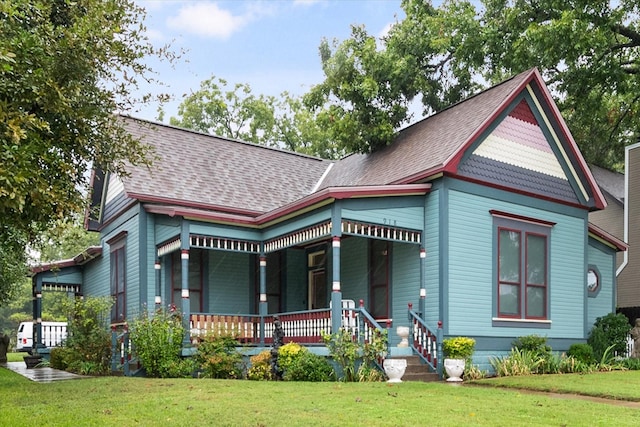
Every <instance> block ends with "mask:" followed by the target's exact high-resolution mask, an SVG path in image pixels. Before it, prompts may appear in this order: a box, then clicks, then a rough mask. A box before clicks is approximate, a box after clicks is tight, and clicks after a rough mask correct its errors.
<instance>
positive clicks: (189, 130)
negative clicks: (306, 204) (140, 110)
mask: <svg viewBox="0 0 640 427" xmlns="http://www.w3.org/2000/svg"><path fill="white" fill-rule="evenodd" d="M118 115H119V116H120V117H122V118H125V119H130V120H134V121H137V122H144V123H147V124H149V125H154V126H162V127H165V128H167V129H174V130H178V131H183V132H188V133H192V134H195V135H199V136H205V137H209V138H217V139H220V140H223V141H227V142H233V143H237V144H242V145H246V146H250V147H257V148H263V149H266V150H271V151H275V152H280V153H283V154H290V155H293V156H298V157H304V158H307V159H311V160H320V161H326V162H333V160H330V159H324V158H322V157H318V156H312V155H310V154H305V153H299V152H297V151H291V150H287V149H284V148H278V147H269V146H267V145H263V144H258V143H254V142H249V141H243V140H241V139H235V138H230V137H227V136H220V135H214V134H211V133H206V132H201V131H199V130H195V129H188V128H184V127H180V126H175V125H172V124H168V123H163V122H158V121H155V120H149V119H143V118H140V117H134V116H131V115H129V114H122V113H120V114H118Z"/></svg>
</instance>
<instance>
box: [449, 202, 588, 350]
mask: <svg viewBox="0 0 640 427" xmlns="http://www.w3.org/2000/svg"><path fill="white" fill-rule="evenodd" d="M490 209H497V210H501V211H505V212H510V213H514V214H518V215H523V216H528V217H533V218H538V219H541V220H546V221H551V222H555V223H556V225H555V226H553V227H552V229H551V241H550V245H549V247H550V266H549V271H550V283H549V299H550V303H549V318H550V320H551V321H552V325H551V328H550V329H537V328H518V327H514V328H507V327H493V326H492V317H493V315H494V312H493V311H494V298H495V289H494V287H495V286H494V283H493V268H494V259H493V238H494V235H493V234H494V231H493V218H492V216H491V215H490V214H489V210H490ZM585 218H586V214H585ZM585 218H577V217H573V216H570V215H563V214H561V213H557V212H548V211H544V210H541V209H536V208H533V207H529V206H522V205H516V204H513V203H508V202H505V201H502V200H496V199H491V198H488V197H486V196H480V195H475V194H470V193H466V192H461V191H453V190H451V191H450V193H449V211H448V221H449V235H448V246H447V257H448V260H449V262H448V266H449V270H448V274H449V278H448V279H449V280H448V283H446V284H445V286H446V287H447V288H448V300H449V306H448V310H449V314H448V318H447V319H445V323H447V322H448V325H447V326H448V332H447V333H448V334H449V335H479V336H482V335H485V336H486V335H493V336H522V335H530V334H534V333H538V334H542V335H545V336H548V337H558V338H577V339H582V338H583V322H584V306H583V303H582V302H583V298H582V296H583V295H584V259H585V255H586V254H585V249H584V242H585V233H586V226H585V224H586V221H585Z"/></svg>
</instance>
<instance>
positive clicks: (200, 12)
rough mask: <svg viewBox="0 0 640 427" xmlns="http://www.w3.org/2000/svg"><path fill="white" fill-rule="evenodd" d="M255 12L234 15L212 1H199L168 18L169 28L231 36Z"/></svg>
mask: <svg viewBox="0 0 640 427" xmlns="http://www.w3.org/2000/svg"><path fill="white" fill-rule="evenodd" d="M254 16H255V15H254V14H253V13H249V14H246V15H234V14H233V13H232V12H231V11H229V10H225V9H222V8H220V7H218V5H217V4H216V3H212V2H198V3H193V4H188V5H186V6H184V7H182V8H181V9H180V10H179V11H178V14H177V15H176V16H174V17H171V18H168V19H167V25H168V27H169V28H171V29H174V30H178V31H181V32H183V33H192V34H197V35H200V36H204V37H214V38H219V39H226V38H229V36H231V35H232V34H233V33H235V32H237V31H239V30H240V29H242V28H243V27H244V26H245V25H247V24H248V23H249V22H250V21H251V20H252V19H253V17H254Z"/></svg>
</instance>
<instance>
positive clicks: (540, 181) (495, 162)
mask: <svg viewBox="0 0 640 427" xmlns="http://www.w3.org/2000/svg"><path fill="white" fill-rule="evenodd" d="M552 144H555V143H554V142H553V141H551V142H550V140H549V139H548V138H547V136H546V134H545V130H544V128H543V127H542V126H541V125H540V123H539V122H538V119H537V118H536V115H535V114H534V113H533V111H532V110H531V107H530V106H529V104H528V102H527V100H526V99H525V98H523V99H521V100H520V102H519V103H517V104H516V105H515V107H514V108H513V109H512V110H511V111H510V112H509V113H508V114H507V115H506V116H505V117H504V118H503V119H502V120H501V121H500V123H498V125H497V126H496V127H495V128H493V130H491V131H490V132H489V134H488V135H487V136H486V137H485V138H484V140H482V142H481V143H480V144H479V145H477V146H476V147H475V149H473V151H472V152H471V155H470V156H468V157H467V158H466V159H465V160H464V161H463V162H462V163H461V165H460V167H459V171H458V172H459V174H460V175H461V176H466V177H470V178H474V179H478V180H481V181H483V182H487V183H491V184H495V185H499V186H504V187H509V188H514V189H515V190H518V191H523V192H527V193H533V194H540V195H543V196H546V197H549V198H552V199H557V200H562V201H565V202H569V203H579V202H580V200H579V199H578V197H577V196H576V193H575V191H574V189H573V188H572V185H571V183H570V181H569V179H568V178H567V175H566V173H565V171H564V168H563V166H562V164H561V163H560V161H559V160H558V157H557V156H556V151H555V150H554V148H553V145H552Z"/></svg>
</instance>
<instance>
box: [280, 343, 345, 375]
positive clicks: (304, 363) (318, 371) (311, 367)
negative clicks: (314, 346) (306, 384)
mask: <svg viewBox="0 0 640 427" xmlns="http://www.w3.org/2000/svg"><path fill="white" fill-rule="evenodd" d="M283 378H284V380H285V381H316V382H321V381H332V380H333V379H334V372H333V368H332V367H331V365H330V364H329V362H328V361H327V359H326V358H324V357H322V356H318V355H317V354H313V353H311V352H310V351H309V350H307V349H306V348H305V349H304V351H302V352H300V353H298V356H297V357H296V358H295V359H293V361H292V363H291V364H290V365H289V366H288V367H287V369H286V370H285V371H284V376H283Z"/></svg>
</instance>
